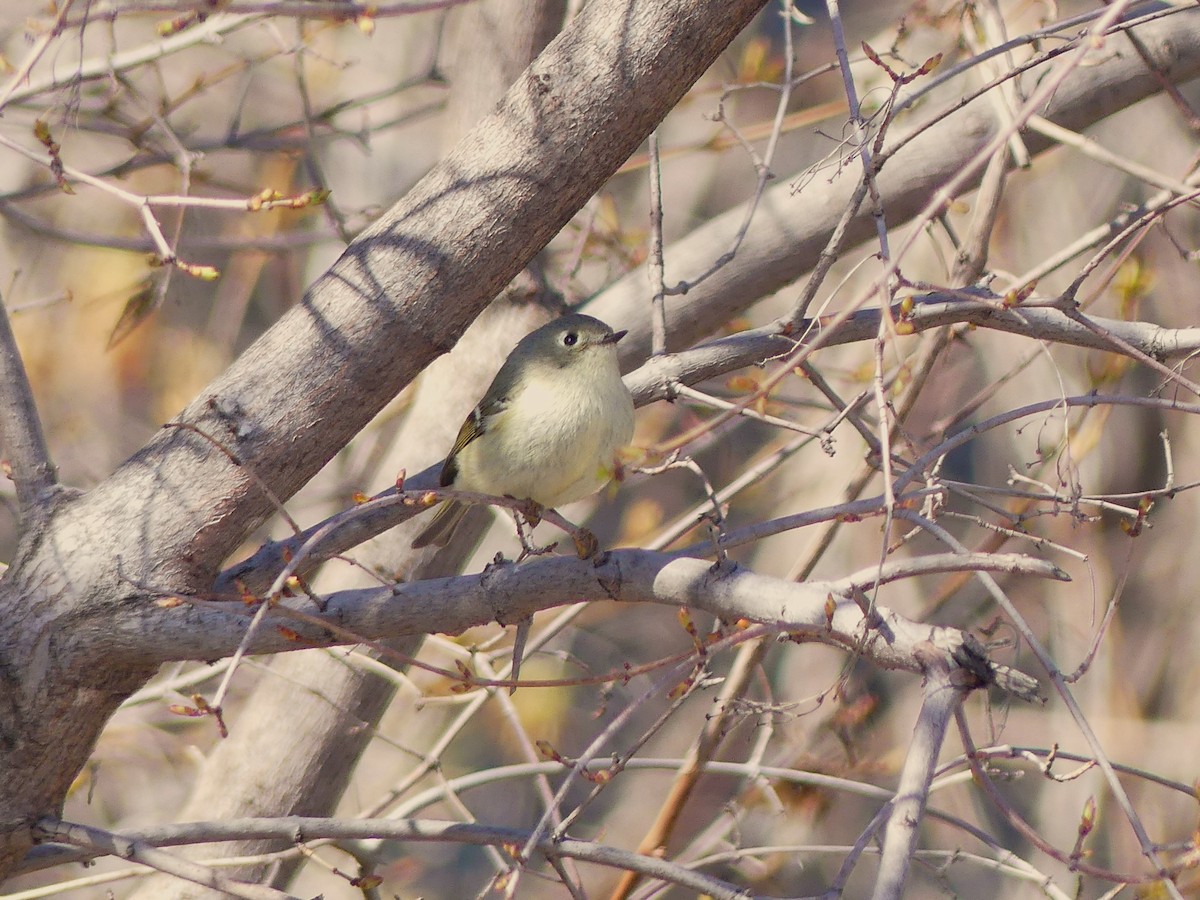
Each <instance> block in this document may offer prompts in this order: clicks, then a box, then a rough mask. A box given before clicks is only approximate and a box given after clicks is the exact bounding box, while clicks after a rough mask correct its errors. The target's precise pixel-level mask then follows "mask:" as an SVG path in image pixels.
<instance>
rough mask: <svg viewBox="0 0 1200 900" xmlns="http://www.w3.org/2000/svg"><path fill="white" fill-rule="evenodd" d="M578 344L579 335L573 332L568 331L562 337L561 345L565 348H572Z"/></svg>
mask: <svg viewBox="0 0 1200 900" xmlns="http://www.w3.org/2000/svg"><path fill="white" fill-rule="evenodd" d="M578 343H579V335H577V334H576V333H575V332H573V331H568V332H567V333H566V334H564V335H563V344H564V345H565V346H567V347H574V346H575V345H576V344H578Z"/></svg>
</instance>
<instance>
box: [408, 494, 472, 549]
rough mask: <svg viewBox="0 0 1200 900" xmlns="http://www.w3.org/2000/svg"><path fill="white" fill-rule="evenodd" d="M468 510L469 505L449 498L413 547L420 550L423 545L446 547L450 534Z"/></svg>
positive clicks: (414, 542)
mask: <svg viewBox="0 0 1200 900" xmlns="http://www.w3.org/2000/svg"><path fill="white" fill-rule="evenodd" d="M466 512H467V506H466V504H465V503H455V502H454V501H453V500H447V501H446V502H445V503H443V504H442V506H441V508H440V509H439V510H438V511H437V512H436V513H434V515H433V520H432V521H431V522H430V523H429V524H428V525H426V526H425V529H424V530H423V531H422V532H421V533H420V534H418V535H417V537H416V540H414V541H413V542H412V548H413V549H414V550H420V549H421V548H422V547H428V546H430V545H432V546H434V547H445V546H446V544H448V543H449V542H450V535H452V534H454V529H455V528H456V527H458V523H459V522H460V521H462V517H463V516H464V515H466Z"/></svg>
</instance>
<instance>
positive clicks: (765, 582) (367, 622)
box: [106, 550, 1067, 687]
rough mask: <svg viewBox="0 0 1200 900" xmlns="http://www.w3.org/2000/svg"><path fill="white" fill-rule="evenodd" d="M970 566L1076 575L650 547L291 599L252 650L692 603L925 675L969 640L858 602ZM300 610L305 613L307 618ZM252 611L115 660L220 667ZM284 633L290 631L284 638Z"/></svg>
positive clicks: (204, 606)
mask: <svg viewBox="0 0 1200 900" xmlns="http://www.w3.org/2000/svg"><path fill="white" fill-rule="evenodd" d="M962 569H971V570H978V571H1003V572H1008V573H1011V574H1016V573H1022V574H1026V575H1035V576H1038V577H1042V578H1052V579H1055V580H1066V578H1067V576H1066V575H1065V574H1064V573H1063V572H1062V570H1061V569H1059V568H1058V567H1057V566H1054V565H1052V564H1050V563H1047V562H1043V561H1041V560H1036V559H1032V558H1030V557H1026V556H1021V555H1018V554H1008V555H1005V554H992V555H983V554H978V555H976V556H975V557H972V558H970V559H965V558H964V557H962V556H959V555H955V554H944V555H939V556H932V557H919V558H917V559H915V560H906V559H899V560H894V561H889V562H887V563H885V564H884V565H883V566H882V567H874V568H871V569H870V570H864V571H863V572H860V573H857V574H855V575H852V576H850V577H848V578H844V579H840V580H837V581H811V582H806V583H803V584H796V583H794V582H790V581H785V580H782V579H778V578H772V577H768V576H765V575H759V574H756V573H755V572H752V571H750V570H748V569H744V568H741V567H738V566H733V565H727V566H723V567H715V566H713V565H712V564H710V563H708V562H706V561H704V560H699V559H693V558H690V557H679V556H673V555H670V554H665V553H655V552H652V551H649V550H614V551H612V552H611V553H610V554H609V555H608V558H607V559H606V560H605V561H604V563H603V564H601V565H596V564H594V563H593V562H592V561H590V560H579V559H576V558H574V557H566V556H562V557H550V558H543V559H536V560H531V561H529V562H526V563H522V564H521V565H515V564H512V563H501V564H496V565H493V566H491V567H489V568H488V569H487V570H485V571H484V572H482V573H480V574H478V575H460V576H456V577H451V578H437V579H426V580H424V581H417V582H411V583H405V584H397V585H395V586H394V587H392V588H373V589H366V590H350V591H339V592H336V593H333V594H330V595H328V596H327V597H325V598H323V604H324V608H323V609H320V610H318V609H316V608H315V607H314V606H313V604H312V603H311V601H309V600H307V599H301V598H290V599H288V600H286V601H284V602H283V603H282V604H281V605H280V606H279V607H277V608H276V609H275V610H274V611H273V612H272V613H271V615H270V616H269V617H268V619H267V622H266V623H265V624H264V627H262V628H260V629H259V631H258V635H257V637H256V638H255V640H254V641H253V646H252V651H253V652H255V653H272V652H279V651H284V650H295V649H297V647H298V644H297V638H296V636H295V634H296V633H298V634H299V635H300V637H299V641H300V645H301V646H309V645H312V646H332V645H336V644H345V643H354V642H355V641H356V640H357V639H358V638H357V637H356V636H361V635H368V636H370V637H372V638H378V639H380V640H387V639H390V638H395V637H400V636H403V635H407V634H430V633H434V632H444V633H448V634H457V633H459V632H462V631H465V630H466V629H468V628H471V627H474V626H477V625H482V624H485V623H488V622H495V621H500V622H515V621H519V620H520V619H523V618H525V617H527V616H531V615H533V614H534V613H535V612H538V611H540V610H544V609H551V608H554V607H558V606H564V605H567V604H569V603H576V602H579V601H582V600H618V601H623V602H628V603H661V604H667V605H672V606H689V607H693V608H696V609H702V610H705V611H707V612H710V613H712V614H713V615H715V616H717V617H719V618H721V619H724V620H727V621H735V620H737V619H741V618H746V619H751V620H753V621H757V622H763V623H766V624H769V625H772V626H775V627H778V628H779V629H780V630H782V631H787V632H796V633H798V634H799V635H801V636H802V637H803V639H805V640H819V641H822V642H824V643H829V644H832V645H834V646H840V647H843V648H845V649H853V650H855V651H856V652H859V653H862V654H863V655H864V656H865V657H866V658H868V659H870V660H872V661H873V662H875V663H876V664H877V665H879V666H881V667H883V668H886V669H902V670H906V671H909V672H921V671H923V668H922V662H921V660H920V658H919V657H918V654H917V648H918V647H923V646H925V642H932V643H933V644H935V645H936V646H938V647H939V648H940V649H942V650H944V651H946V652H952V651H954V650H955V649H956V648H959V647H961V646H962V645H963V644H964V641H967V638H966V636H965V635H964V634H963V632H961V631H958V630H957V629H953V628H941V627H935V626H930V625H927V624H923V623H917V622H912V621H909V620H907V619H905V618H904V617H902V616H900V615H899V614H897V613H895V612H893V611H891V610H887V609H885V608H883V607H876V608H875V610H874V612H873V613H872V615H871V616H870V617H867V616H865V615H864V613H863V611H862V609H861V608H860V606H859V602H858V600H857V599H855V598H856V596H857V595H859V594H860V592H861V591H863V590H870V589H871V588H872V587H873V586H874V585H875V584H876V583H877V582H878V583H886V582H888V581H890V580H893V579H894V578H896V577H902V576H906V575H913V574H933V573H938V572H945V571H959V570H962ZM290 609H294V610H296V611H298V612H300V613H302V615H303V619H298V618H297V617H296V616H295V615H293V614H291V613H289V612H288V610H290ZM252 615H253V610H252V609H247V608H246V607H245V606H244V604H242V603H240V602H225V603H215V602H205V601H196V602H195V603H194V604H189V605H184V606H178V607H176V608H175V609H173V610H168V611H165V612H164V611H162V610H156V611H155V612H154V613H153V614H151V615H136V614H131V615H130V616H128V617H125V618H123V619H121V620H118V621H115V622H112V623H110V628H109V633H108V637H107V639H106V644H107V646H108V647H109V648H110V652H113V653H120V654H124V653H142V654H145V653H146V652H147V651H148V650H150V651H152V652H154V653H155V654H156V655H157V656H158V658H159V659H160V660H161V661H167V660H172V659H211V658H216V657H220V656H226V655H228V654H229V653H231V652H232V651H233V650H234V648H236V647H237V646H238V644H239V642H240V641H241V639H242V635H243V633H244V631H245V627H246V624H247V622H248V621H249V619H250V617H251V616H252ZM279 625H285V626H286V628H287V631H280V630H279V629H278V627H277V626H279ZM322 625H327V626H328V628H323V627H321V626H322ZM864 639H865V644H864ZM968 642H969V641H968ZM1026 687H1028V685H1026Z"/></svg>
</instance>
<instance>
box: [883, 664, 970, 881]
mask: <svg viewBox="0 0 1200 900" xmlns="http://www.w3.org/2000/svg"><path fill="white" fill-rule="evenodd" d="M927 658H928V660H929V663H930V665H929V668H928V669H927V670H926V673H925V698H924V702H923V703H922V704H921V713H920V715H919V716H918V717H917V724H916V727H915V728H914V729H913V739H912V743H911V744H909V747H908V755H907V756H906V757H905V759H904V768H903V769H902V770H901V772H900V783H899V784H898V785H897V787H896V797H895V799H894V800H893V801H892V805H891V810H890V811H889V812H888V819H887V824H886V825H885V826H884V832H883V855H882V857H881V858H880V860H879V877H878V879H877V880H876V881H875V892H874V893H873V894H872V897H873V898H874V900H900V898H901V897H902V896H903V895H904V880H905V877H906V876H907V874H908V867H909V863H910V862H911V860H912V858H913V854H914V851H915V850H916V847H917V838H918V837H919V836H920V833H921V819H922V817H923V816H924V813H925V805H926V804H927V803H928V801H929V785H930V783H931V782H932V781H933V772H934V769H936V768H937V761H938V753H940V752H941V749H942V742H943V741H944V740H945V738H946V729H947V728H949V727H950V720H951V718H953V716H954V711H955V710H956V709H958V707H959V705H960V704H961V703H962V701H963V698H964V697H965V696H966V695H967V691H966V690H965V689H964V687H963V686H962V685H961V684H955V683H954V680H953V678H952V676H951V672H950V670H949V669H948V668H947V667H946V665H945V660H944V657H942V656H941V655H940V654H936V653H935V654H930V655H929V656H928V657H927Z"/></svg>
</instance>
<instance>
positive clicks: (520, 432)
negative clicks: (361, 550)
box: [413, 313, 633, 549]
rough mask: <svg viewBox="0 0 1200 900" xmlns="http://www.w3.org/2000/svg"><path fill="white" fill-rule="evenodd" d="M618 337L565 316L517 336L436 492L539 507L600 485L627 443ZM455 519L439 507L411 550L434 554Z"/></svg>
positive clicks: (461, 508) (448, 505)
mask: <svg viewBox="0 0 1200 900" xmlns="http://www.w3.org/2000/svg"><path fill="white" fill-rule="evenodd" d="M624 336H625V332H624V331H616V332H614V331H613V330H612V329H611V328H609V327H608V326H607V325H605V324H604V323H603V322H601V321H600V320H599V319H594V318H592V317H591V316H585V315H581V314H579V313H572V314H570V315H566V316H563V317H562V318H561V319H557V320H555V321H553V322H551V323H549V324H548V325H543V326H542V327H541V328H539V329H537V331H534V332H531V333H530V334H527V335H526V336H525V337H524V338H522V339H521V342H520V343H519V344H517V346H516V347H515V348H513V351H512V353H510V354H509V355H508V359H506V360H505V361H504V365H503V366H501V367H500V371H499V372H497V373H496V377H495V379H494V380H493V381H492V385H491V387H489V388H488V389H487V393H486V394H484V395H483V399H482V400H480V401H479V405H478V406H476V407H475V409H474V410H473V411H472V412H471V414H470V415H469V416H467V420H466V421H465V422H463V424H462V428H460V429H459V432H458V438H457V439H456V440H455V441H454V446H453V447H452V448H451V449H450V455H449V456H447V457H446V461H445V462H444V463H443V464H442V475H441V484H442V486H443V487H454V488H457V489H458V490H462V491H475V492H477V493H481V494H494V495H497V496H509V497H515V498H517V499H519V500H525V499H528V500H533V501H534V502H535V503H538V504H540V505H542V506H547V507H554V506H560V505H562V504H565V503H572V502H574V501H575V500H582V499H583V498H584V497H587V496H589V495H591V494H594V493H595V492H596V491H598V490H600V488H602V487H604V485H606V484H607V483H608V482H609V481H610V480H611V479H612V477H613V472H614V470H615V468H616V453H617V451H618V450H619V449H620V448H621V447H623V446H625V445H626V444H628V443H629V440H630V438H631V437H633V398H632V397H631V396H630V395H629V390H628V388H626V387H625V383H624V382H623V381H621V372H620V370H619V369H618V367H617V341H619V340H620V339H621V338H623V337H624ZM465 512H466V506H465V505H464V504H461V503H455V502H454V501H446V502H445V503H443V504H442V506H441V509H439V510H438V511H437V513H436V514H435V515H434V518H433V521H431V522H430V523H429V525H428V526H427V527H426V528H425V530H424V531H422V532H421V533H420V534H419V535H418V536H417V539H416V540H415V541H413V549H419V548H421V547H425V546H428V545H430V544H434V545H436V546H439V547H441V546H444V545H445V544H446V542H447V541H448V540H450V535H451V533H452V532H453V530H454V527H455V526H456V525H457V524H458V522H459V520H460V519H461V518H462V517H463V514H464V513H465Z"/></svg>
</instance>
